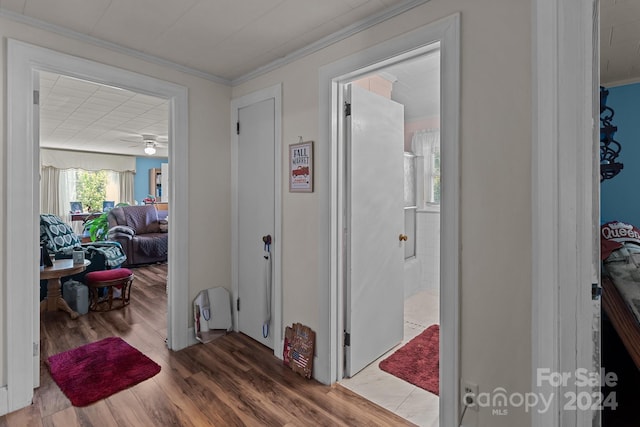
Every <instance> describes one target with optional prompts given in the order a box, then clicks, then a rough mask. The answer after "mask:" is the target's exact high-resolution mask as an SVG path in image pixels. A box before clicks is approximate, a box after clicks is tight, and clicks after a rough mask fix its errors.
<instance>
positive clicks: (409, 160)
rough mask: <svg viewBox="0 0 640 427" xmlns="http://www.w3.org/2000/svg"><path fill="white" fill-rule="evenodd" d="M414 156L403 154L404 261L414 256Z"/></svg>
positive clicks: (415, 192) (415, 206)
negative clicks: (405, 237)
mask: <svg viewBox="0 0 640 427" xmlns="http://www.w3.org/2000/svg"><path fill="white" fill-rule="evenodd" d="M416 181H417V179H416V156H415V155H414V154H413V153H407V152H405V153H404V234H406V235H407V236H408V239H407V241H405V242H404V259H405V260H407V259H410V258H414V257H415V256H416V209H417V207H418V206H417V205H416V195H417V191H416Z"/></svg>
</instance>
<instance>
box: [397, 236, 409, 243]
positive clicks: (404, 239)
mask: <svg viewBox="0 0 640 427" xmlns="http://www.w3.org/2000/svg"><path fill="white" fill-rule="evenodd" d="M408 238H409V236H407V235H406V234H401V235H400V236H399V237H398V240H400V241H401V242H403V241H404V242H406V241H407V239H408Z"/></svg>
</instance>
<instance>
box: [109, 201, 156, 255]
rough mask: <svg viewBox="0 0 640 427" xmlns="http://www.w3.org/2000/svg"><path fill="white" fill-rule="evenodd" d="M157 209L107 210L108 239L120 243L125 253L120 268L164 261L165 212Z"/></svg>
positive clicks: (147, 206)
mask: <svg viewBox="0 0 640 427" xmlns="http://www.w3.org/2000/svg"><path fill="white" fill-rule="evenodd" d="M160 212H163V213H161V214H159V211H158V210H157V209H156V207H155V206H154V205H141V206H119V207H115V208H113V209H111V210H110V211H109V214H108V215H107V221H108V223H109V233H108V236H107V239H108V240H111V241H116V242H119V243H120V245H122V249H123V250H124V253H125V254H126V256H127V260H126V261H125V262H124V263H123V265H122V266H123V267H126V266H134V265H140V264H152V263H157V262H164V261H166V260H167V251H168V246H169V245H168V244H169V239H168V237H169V236H168V232H167V231H168V228H167V221H166V213H165V212H166V211H160Z"/></svg>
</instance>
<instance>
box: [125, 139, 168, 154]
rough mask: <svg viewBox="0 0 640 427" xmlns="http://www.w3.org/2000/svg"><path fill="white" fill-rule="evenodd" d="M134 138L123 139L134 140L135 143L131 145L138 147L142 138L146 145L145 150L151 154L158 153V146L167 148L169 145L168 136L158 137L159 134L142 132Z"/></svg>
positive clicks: (126, 140)
mask: <svg viewBox="0 0 640 427" xmlns="http://www.w3.org/2000/svg"><path fill="white" fill-rule="evenodd" d="M132 138H133V139H121V141H124V142H133V143H135V144H134V145H131V147H138V146H139V145H140V140H142V144H143V145H144V152H145V154H147V155H149V156H151V155H153V154H155V153H156V148H158V147H162V148H166V147H167V145H168V141H167V139H166V138H162V137H158V136H157V135H151V134H142V135H135V136H132Z"/></svg>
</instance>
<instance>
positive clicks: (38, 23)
mask: <svg viewBox="0 0 640 427" xmlns="http://www.w3.org/2000/svg"><path fill="white" fill-rule="evenodd" d="M428 1H430V0H410V1H406V2H402V3H401V4H399V5H397V6H392V7H389V8H387V9H384V10H382V11H380V12H378V13H376V14H373V15H371V16H369V17H367V18H364V19H361V20H360V21H357V22H355V23H353V24H351V25H349V26H347V27H345V28H343V29H341V30H338V31H336V32H335V33H332V34H330V35H328V36H326V37H323V38H321V39H319V40H318V41H316V42H313V43H311V44H309V45H307V46H305V47H303V48H301V49H298V50H296V51H294V52H292V53H290V54H288V55H286V56H283V57H282V58H279V59H277V60H275V61H272V62H270V63H268V64H266V65H263V66H261V67H258V68H256V69H255V70H253V71H250V72H249V73H246V74H244V75H242V76H240V77H237V78H235V79H232V80H230V79H226V78H223V77H220V76H216V75H215V74H211V73H207V72H205V71H202V70H198V69H195V68H191V67H187V66H185V65H182V64H178V63H177V62H173V61H169V60H166V59H163V58H160V57H157V56H155V55H150V54H148V53H144V52H141V51H139V50H136V49H131V48H128V47H125V46H122V45H120V44H117V43H112V42H109V41H106V40H103V39H100V38H97V37H93V36H90V35H88V34H84V33H80V32H78V31H74V30H70V29H68V28H65V27H62V26H60V25H55V24H50V23H48V22H45V21H42V20H40V19H35V18H32V17H29V16H26V15H22V14H20V13H16V12H13V11H10V10H7V9H4V8H2V7H0V17H4V18H7V19H10V20H12V21H15V22H19V23H22V24H26V25H29V26H31V27H35V28H39V29H41V30H45V31H49V32H52V33H55V34H59V35H62V36H65V37H68V38H71V39H75V40H79V41H82V42H85V43H89V44H92V45H94V46H98V47H103V48H106V49H110V50H113V51H115V52H119V53H123V54H125V55H128V56H132V57H134V58H137V59H140V60H143V61H146V62H150V63H154V64H157V65H162V66H164V67H168V68H172V69H174V70H177V71H181V72H183V73H186V74H191V75H193V76H196V77H200V78H203V79H206V80H210V81H212V82H215V83H220V84H223V85H226V86H237V85H240V84H242V83H245V82H248V81H249V80H252V79H254V78H256V77H258V76H260V75H262V74H266V73H268V72H270V71H273V70H275V69H278V68H280V67H282V66H284V65H287V64H290V63H291V62H294V61H297V60H298V59H301V58H304V57H305V56H307V55H311V54H312V53H315V52H317V51H319V50H322V49H324V48H326V47H328V46H331V45H332V44H335V43H337V42H339V41H342V40H344V39H346V38H348V37H351V36H352V35H354V34H357V33H359V32H361V31H364V30H366V29H368V28H371V27H373V26H374V25H377V24H379V23H381V22H384V21H386V20H388V19H391V18H393V17H395V16H398V15H400V14H402V13H404V12H407V11H409V10H411V9H413V8H415V7H418V6H420V5H422V4H424V3H427V2H428Z"/></svg>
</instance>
